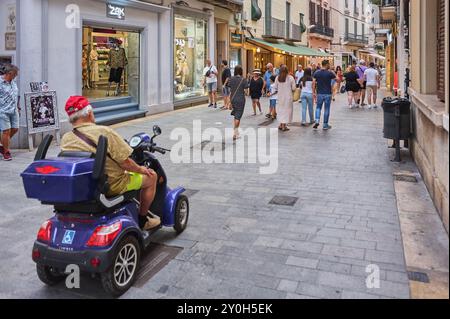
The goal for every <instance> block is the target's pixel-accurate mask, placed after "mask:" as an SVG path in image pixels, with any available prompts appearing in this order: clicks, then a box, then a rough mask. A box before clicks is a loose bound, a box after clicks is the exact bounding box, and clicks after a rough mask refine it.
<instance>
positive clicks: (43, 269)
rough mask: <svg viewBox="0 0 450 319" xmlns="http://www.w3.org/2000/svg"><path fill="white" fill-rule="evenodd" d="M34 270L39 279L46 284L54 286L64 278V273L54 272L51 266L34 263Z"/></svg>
mask: <svg viewBox="0 0 450 319" xmlns="http://www.w3.org/2000/svg"><path fill="white" fill-rule="evenodd" d="M36 272H37V275H38V277H39V279H40V280H41V281H42V282H43V283H44V284H46V285H49V286H54V285H56V284H58V283H60V282H61V281H63V280H64V277H65V276H64V275H62V274H60V273H58V272H56V271H55V270H54V269H53V268H52V267H50V266H47V265H43V264H40V263H37V264H36Z"/></svg>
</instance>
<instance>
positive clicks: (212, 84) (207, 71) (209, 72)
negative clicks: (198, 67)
mask: <svg viewBox="0 0 450 319" xmlns="http://www.w3.org/2000/svg"><path fill="white" fill-rule="evenodd" d="M217 74H219V72H218V71H217V68H216V66H215V65H214V64H212V63H211V60H209V59H208V60H206V66H205V68H204V69H203V76H204V77H205V84H206V87H207V90H208V96H209V105H208V107H214V108H217Z"/></svg>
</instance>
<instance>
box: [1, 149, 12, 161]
mask: <svg viewBox="0 0 450 319" xmlns="http://www.w3.org/2000/svg"><path fill="white" fill-rule="evenodd" d="M2 154H3V160H4V161H10V160H12V156H11V152H10V151H3V152H2Z"/></svg>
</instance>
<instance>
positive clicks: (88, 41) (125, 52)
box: [81, 25, 141, 102]
mask: <svg viewBox="0 0 450 319" xmlns="http://www.w3.org/2000/svg"><path fill="white" fill-rule="evenodd" d="M140 38H141V34H140V31H139V30H134V31H130V30H119V29H116V28H106V27H103V28H100V27H95V26H89V25H85V26H83V49H82V62H81V68H82V77H83V87H82V90H83V95H84V96H86V97H88V98H89V99H90V100H96V99H104V98H105V97H119V96H120V97H125V96H130V97H132V98H133V100H134V101H136V102H139V84H140V73H139V71H140Z"/></svg>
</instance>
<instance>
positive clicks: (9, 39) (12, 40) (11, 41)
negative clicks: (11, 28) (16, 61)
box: [5, 32, 16, 50]
mask: <svg viewBox="0 0 450 319" xmlns="http://www.w3.org/2000/svg"><path fill="white" fill-rule="evenodd" d="M15 49H16V33H15V32H6V33H5V50H15Z"/></svg>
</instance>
